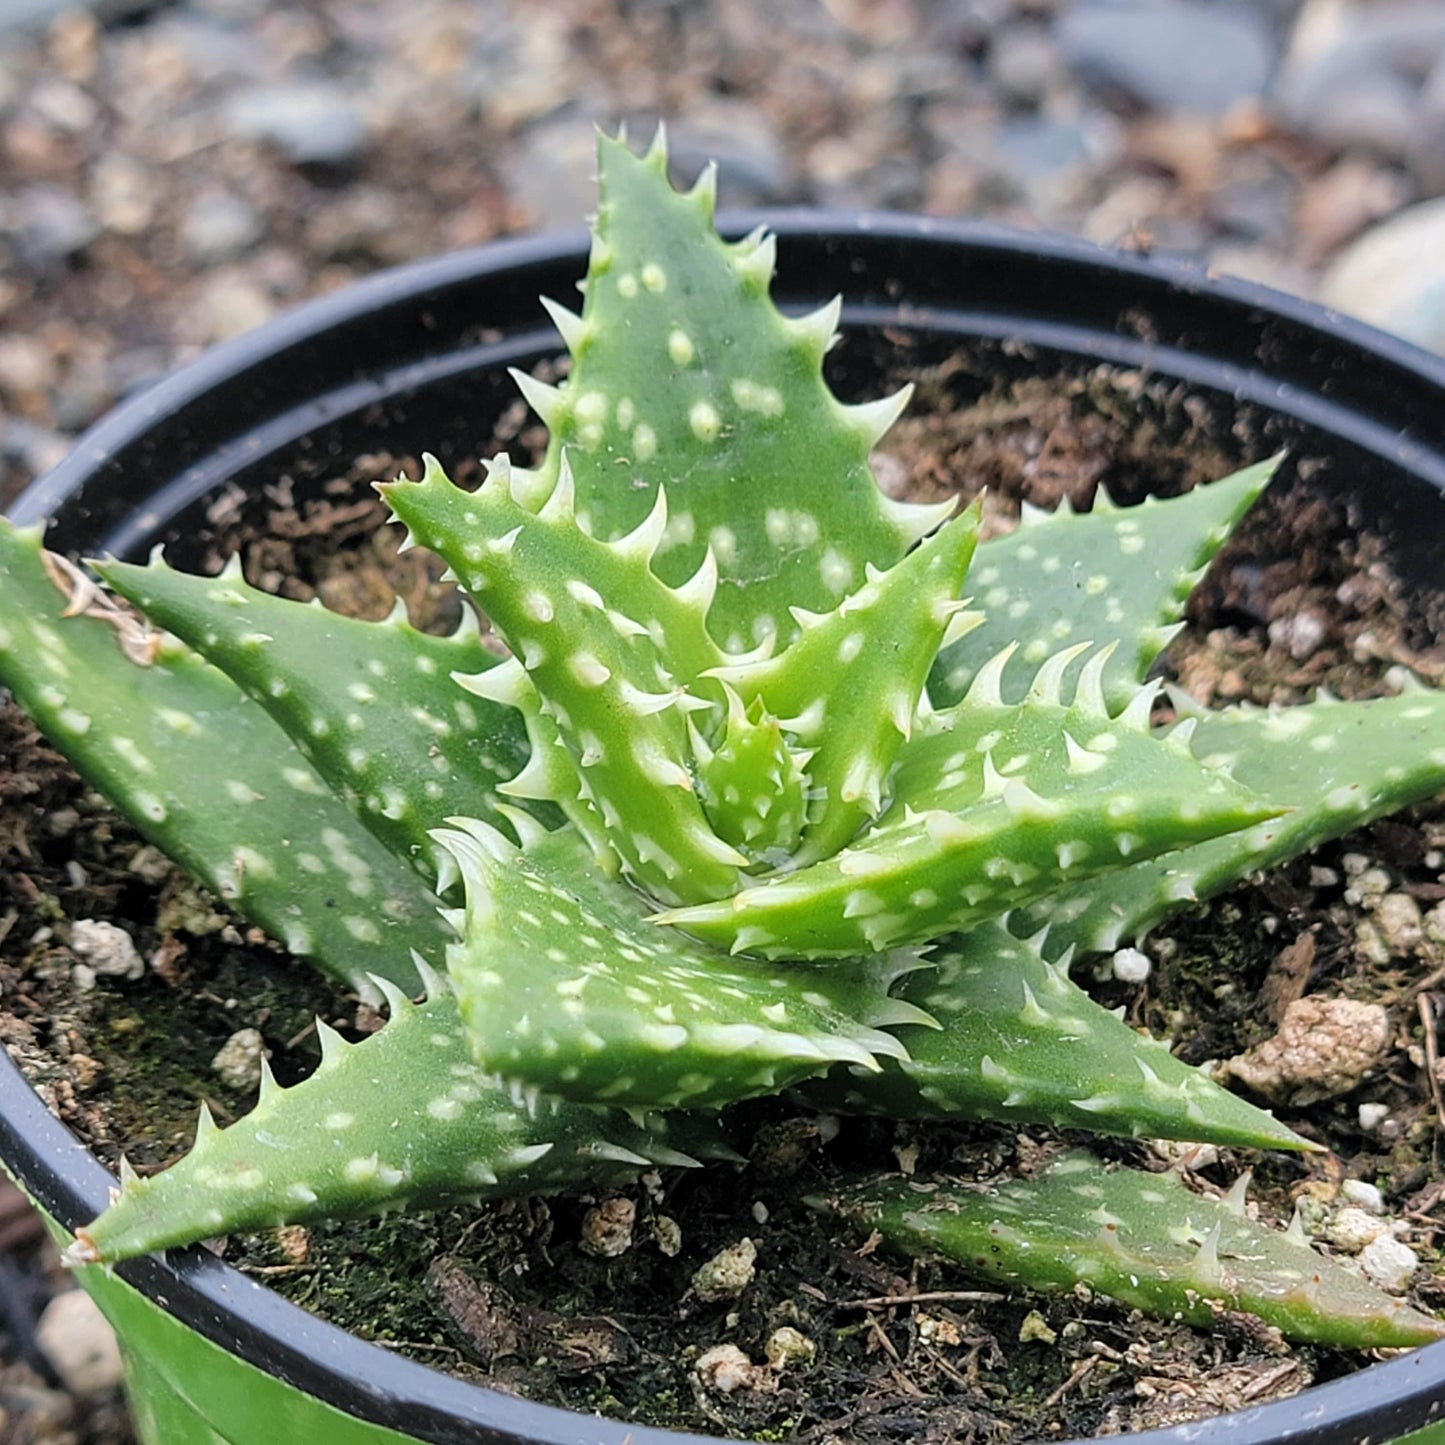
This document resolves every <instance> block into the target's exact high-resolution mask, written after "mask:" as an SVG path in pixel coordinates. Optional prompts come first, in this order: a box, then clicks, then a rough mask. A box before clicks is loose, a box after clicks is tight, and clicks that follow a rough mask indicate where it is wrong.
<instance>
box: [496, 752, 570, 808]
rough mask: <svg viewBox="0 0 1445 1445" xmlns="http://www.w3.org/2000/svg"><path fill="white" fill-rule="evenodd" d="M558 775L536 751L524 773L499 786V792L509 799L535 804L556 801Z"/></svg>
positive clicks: (527, 762)
mask: <svg viewBox="0 0 1445 1445" xmlns="http://www.w3.org/2000/svg"><path fill="white" fill-rule="evenodd" d="M557 782H558V779H557V775H556V772H555V770H554V769H553V768H552V766H551V764H550V762H549V760H548V759H547V758H545V757H544V756H543V754H542V750H541V749H540V748H538V749H536V750H535V751H534V752H533V753H532V756H531V757H529V758H528V759H527V761H526V764H525V765H524V766H523V768H522V771H521V772H520V773H518V774H517V776H516V777H515V778H509V779H508V780H507V781H506V782H505V783H499V784H498V785H497V791H498V792H499V793H501V794H502V795H503V796H504V797H507V798H524V799H531V800H532V801H533V802H541V801H548V802H550V801H554V800H555V799H556V796H557Z"/></svg>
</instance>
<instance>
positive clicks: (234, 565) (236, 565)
mask: <svg viewBox="0 0 1445 1445" xmlns="http://www.w3.org/2000/svg"><path fill="white" fill-rule="evenodd" d="M159 546H160V544H159V543H157V545H156V548H154V549H153V550H152V551H151V565H152V566H156V565H164V564H163V563H162V562H161V561H160V559H159V558H158V557H157V555H156V553H157V551H158V550H159ZM216 575H217V576H218V577H224V578H225V579H226V580H227V581H228V582H237V581H244V580H245V578H244V577H243V576H242V575H241V554H240V553H239V552H232V553H231V555H230V556H229V557H227V558H226V565H225V566H224V567H222V568H221V570H220V571H219V572H218V573H217V574H216ZM121 1163H122V1164H125V1160H124V1158H122V1160H121ZM125 1167H126V1168H127V1169H128V1168H130V1166H129V1165H128V1164H126V1165H125Z"/></svg>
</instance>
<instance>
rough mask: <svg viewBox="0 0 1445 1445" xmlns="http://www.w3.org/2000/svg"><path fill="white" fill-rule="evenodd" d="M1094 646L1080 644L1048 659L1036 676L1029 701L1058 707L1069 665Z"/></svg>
mask: <svg viewBox="0 0 1445 1445" xmlns="http://www.w3.org/2000/svg"><path fill="white" fill-rule="evenodd" d="M1093 645H1094V644H1093V643H1092V642H1078V643H1075V644H1074V646H1072V647H1066V648H1064V649H1063V650H1062V651H1061V652H1056V653H1054V655H1053V656H1052V657H1050V658H1048V659H1047V660H1046V661H1045V662H1044V665H1043V666H1042V667H1040V668H1039V670H1038V672H1037V673H1035V674H1034V680H1033V684H1032V686H1030V688H1029V691H1028V701H1030V702H1041V703H1048V704H1050V705H1052V706H1054V707H1057V706H1058V705H1059V701H1060V698H1061V694H1062V689H1063V685H1064V673H1065V672H1067V671H1068V668H1069V664H1070V663H1071V662H1073V660H1074V659H1075V658H1076V657H1078V656H1079V655H1080V653H1084V652H1087V651H1088V650H1089V649H1090V648H1091V647H1092V646H1093Z"/></svg>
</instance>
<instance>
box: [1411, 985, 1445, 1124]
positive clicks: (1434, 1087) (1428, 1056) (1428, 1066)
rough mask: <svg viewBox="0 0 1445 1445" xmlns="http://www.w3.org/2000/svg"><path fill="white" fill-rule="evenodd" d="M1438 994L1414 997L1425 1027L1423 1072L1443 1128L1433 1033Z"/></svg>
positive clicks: (1443, 1111) (1444, 1113) (1443, 1106)
mask: <svg viewBox="0 0 1445 1445" xmlns="http://www.w3.org/2000/svg"><path fill="white" fill-rule="evenodd" d="M1437 1000H1438V995H1436V994H1433V993H1422V994H1421V995H1420V997H1419V998H1418V999H1416V1001H1415V1003H1416V1007H1417V1008H1418V1009H1419V1011H1420V1022H1421V1024H1422V1025H1423V1026H1424V1029H1425V1073H1426V1075H1427V1076H1428V1077H1429V1080H1430V1097H1431V1099H1432V1100H1433V1101H1434V1103H1435V1119H1436V1122H1437V1123H1438V1125H1439V1126H1440V1128H1442V1129H1445V1100H1442V1099H1441V1097H1440V1048H1439V1041H1438V1040H1437V1038H1436V1035H1435V1006H1436V1002H1437Z"/></svg>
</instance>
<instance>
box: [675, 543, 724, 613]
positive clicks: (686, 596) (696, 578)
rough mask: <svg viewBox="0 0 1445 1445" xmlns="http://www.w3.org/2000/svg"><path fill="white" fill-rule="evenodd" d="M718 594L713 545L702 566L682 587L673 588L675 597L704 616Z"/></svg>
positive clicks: (715, 558)
mask: <svg viewBox="0 0 1445 1445" xmlns="http://www.w3.org/2000/svg"><path fill="white" fill-rule="evenodd" d="M716 593H717V554H716V553H714V551H713V549H712V546H711V544H709V546H708V549H707V551H706V552H705V553H704V554H703V559H702V563H701V565H700V566H699V567H698V569H697V571H696V572H694V573H693V574H692V576H691V577H689V578H688V579H687V581H686V582H684V583H683V584H682V586H681V587H675V588H673V595H674V596H675V597H677V598H678V600H679V601H681V602H683V603H684V604H686V605H688V606H691V607H695V608H697V610H698V611H699V612H700V613H702V614H703V615H704V616H706V614H707V610H708V608H710V607H711V606H712V599H713V597H714V596H715V595H716Z"/></svg>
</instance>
